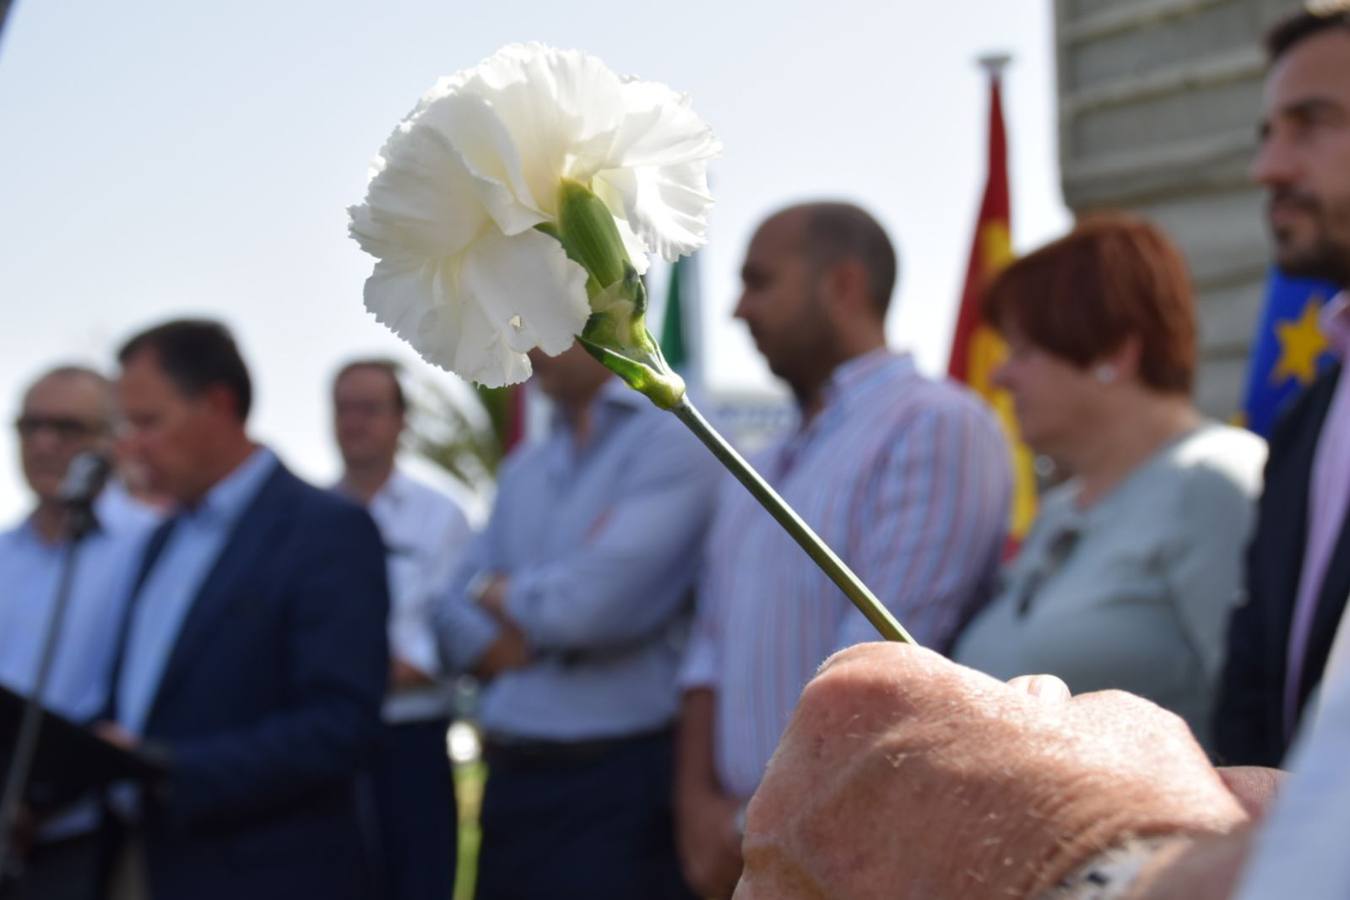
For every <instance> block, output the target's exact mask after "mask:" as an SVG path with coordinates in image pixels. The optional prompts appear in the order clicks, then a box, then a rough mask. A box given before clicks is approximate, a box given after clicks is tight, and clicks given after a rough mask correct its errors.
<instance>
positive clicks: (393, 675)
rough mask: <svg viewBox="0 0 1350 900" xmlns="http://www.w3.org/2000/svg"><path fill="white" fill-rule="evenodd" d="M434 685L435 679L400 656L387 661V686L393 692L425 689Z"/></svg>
mask: <svg viewBox="0 0 1350 900" xmlns="http://www.w3.org/2000/svg"><path fill="white" fill-rule="evenodd" d="M435 683H436V682H435V679H433V678H432V677H431V676H430V675H428V674H427V673H426V672H424V671H422V670H421V669H419V668H418V667H417V666H415V665H413V664H412V663H410V662H408V661H407V660H406V659H404V658H402V657H401V656H395V657H392V658H391V659H390V660H389V686H390V687H391V688H393V689H394V690H406V689H408V688H416V687H425V686H426V685H429V684H435Z"/></svg>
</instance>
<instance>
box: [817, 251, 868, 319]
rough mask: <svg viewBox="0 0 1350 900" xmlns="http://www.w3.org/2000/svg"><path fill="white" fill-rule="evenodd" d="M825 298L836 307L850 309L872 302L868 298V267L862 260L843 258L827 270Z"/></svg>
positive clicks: (823, 283)
mask: <svg viewBox="0 0 1350 900" xmlns="http://www.w3.org/2000/svg"><path fill="white" fill-rule="evenodd" d="M821 286H822V288H823V290H824V295H825V299H826V300H827V301H829V303H830V305H831V306H832V307H834V308H837V309H840V310H843V309H845V308H847V309H849V310H850V311H851V310H853V309H855V308H859V307H862V306H868V305H870V304H871V302H872V301H871V300H870V299H869V298H868V295H867V292H868V284H867V269H866V268H865V267H864V266H863V264H862V261H861V260H857V259H841V260H840V261H839V262H837V263H835V264H834V265H832V266H830V267H829V268H828V269H826V270H825V274H824V277H823V278H822V285H821Z"/></svg>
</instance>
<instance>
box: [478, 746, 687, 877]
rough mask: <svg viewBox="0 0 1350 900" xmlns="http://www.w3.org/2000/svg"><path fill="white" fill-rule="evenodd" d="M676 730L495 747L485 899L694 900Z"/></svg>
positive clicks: (485, 818)
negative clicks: (680, 844) (680, 812)
mask: <svg viewBox="0 0 1350 900" xmlns="http://www.w3.org/2000/svg"><path fill="white" fill-rule="evenodd" d="M673 749H674V748H673V746H672V739H671V733H670V732H669V731H661V732H659V733H656V734H647V735H642V736H639V737H633V738H625V739H618V740H604V741H588V742H581V743H574V744H554V743H542V742H530V743H521V742H513V743H506V744H503V743H497V742H493V741H491V740H490V741H489V743H488V747H487V764H488V777H487V784H486V786H485V789H484V795H483V815H482V826H483V836H482V849H481V852H480V854H479V860H478V890H477V898H478V900H539V898H545V897H546V898H549V900H573V898H575V900H692V897H693V894H692V893H690V891H689V889H688V888H687V887H686V886H685V884H684V880H683V878H682V877H681V876H680V867H679V861H678V859H677V858H676V855H675V840H674V829H673V825H672V813H671V793H672V786H671V780H672V775H673Z"/></svg>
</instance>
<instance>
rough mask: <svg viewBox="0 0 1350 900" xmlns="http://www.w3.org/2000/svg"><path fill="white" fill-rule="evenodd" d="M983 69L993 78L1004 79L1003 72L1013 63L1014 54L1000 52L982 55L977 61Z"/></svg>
mask: <svg viewBox="0 0 1350 900" xmlns="http://www.w3.org/2000/svg"><path fill="white" fill-rule="evenodd" d="M975 61H976V63H978V64H979V66H980V68H981V69H984V70H985V71H986V72H988V73H989V76H990V77H991V78H1002V77H1003V70H1004V69H1006V68H1008V66H1009V65H1010V64H1011V63H1012V54H1011V53H1007V52H1005V51H1002V50H999V51H995V52H992V53H982V54H980V55H979V56H978V57H976V59H975Z"/></svg>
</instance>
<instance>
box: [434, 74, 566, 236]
mask: <svg viewBox="0 0 1350 900" xmlns="http://www.w3.org/2000/svg"><path fill="white" fill-rule="evenodd" d="M419 125H420V126H421V127H424V128H428V129H431V130H433V131H435V132H437V133H439V134H441V135H442V136H443V137H444V139H445V140H446V142H447V143H449V142H451V141H453V142H454V147H455V150H456V151H457V152H458V153H459V156H460V158H461V159H462V160H463V162H464V165H465V167H466V169H467V170H468V171H469V172H470V173H471V174H472V175H473V176H474V178H475V184H476V188H477V191H478V194H479V197H480V198H481V199H482V201H483V205H484V207H485V208H486V209H487V211H488V214H489V215H491V216H492V219H493V221H494V222H496V223H497V227H498V228H500V229H501V230H502V232H503V233H505V234H519V233H520V232H522V231H526V230H528V229H530V228H533V227H534V226H536V225H538V224H539V223H540V222H544V221H546V220H547V219H548V216H547V215H546V214H545V213H544V212H543V209H542V206H541V204H540V202H539V200H538V199H536V197H535V195H534V193H533V191H532V190H531V187H530V184H529V182H528V180H527V179H526V178H525V171H524V169H523V167H522V163H521V157H520V153H519V150H518V147H517V145H516V142H515V140H514V139H513V138H512V135H511V133H510V132H509V131H508V130H507V129H506V126H505V125H504V124H503V123H502V121H501V119H500V118H499V117H498V115H497V113H496V111H495V110H494V109H493V107H492V106H491V104H489V103H488V102H487V101H486V100H485V99H483V98H482V97H479V96H476V95H473V94H467V93H457V94H451V95H449V96H447V97H444V98H442V99H440V100H438V101H436V102H434V103H432V104H430V105H429V106H428V107H427V108H426V110H425V112H424V113H423V114H422V117H421V119H420V121H419ZM552 192H556V187H554V188H553V191H552ZM550 199H551V198H550Z"/></svg>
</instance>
